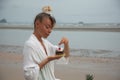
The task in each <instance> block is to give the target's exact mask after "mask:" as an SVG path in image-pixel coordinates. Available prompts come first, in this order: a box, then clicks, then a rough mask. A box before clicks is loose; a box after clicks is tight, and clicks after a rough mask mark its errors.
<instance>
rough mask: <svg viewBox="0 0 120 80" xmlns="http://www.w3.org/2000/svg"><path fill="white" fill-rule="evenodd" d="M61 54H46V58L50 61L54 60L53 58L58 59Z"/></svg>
mask: <svg viewBox="0 0 120 80" xmlns="http://www.w3.org/2000/svg"><path fill="white" fill-rule="evenodd" d="M61 57H62V56H60V55H53V56H48V60H49V61H52V60H55V59H59V58H61Z"/></svg>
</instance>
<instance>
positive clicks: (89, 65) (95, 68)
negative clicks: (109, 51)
mask: <svg viewBox="0 0 120 80" xmlns="http://www.w3.org/2000/svg"><path fill="white" fill-rule="evenodd" d="M22 59H23V56H22V54H17V53H3V52H0V80H24V76H23V70H22ZM87 74H92V75H93V76H94V79H93V80H120V58H97V57H79V56H71V57H70V60H69V63H68V64H55V75H56V77H57V78H60V79H61V80H86V75H87Z"/></svg>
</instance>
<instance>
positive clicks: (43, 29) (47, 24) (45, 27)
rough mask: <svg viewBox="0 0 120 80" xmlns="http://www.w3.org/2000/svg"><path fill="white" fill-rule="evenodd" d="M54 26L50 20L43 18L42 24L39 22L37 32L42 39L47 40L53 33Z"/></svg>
mask: <svg viewBox="0 0 120 80" xmlns="http://www.w3.org/2000/svg"><path fill="white" fill-rule="evenodd" d="M52 29H53V26H52V25H51V20H50V19H49V18H43V20H42V22H40V21H39V20H38V23H37V32H38V34H39V36H40V37H43V38H47V37H48V36H49V35H50V33H51V32H52Z"/></svg>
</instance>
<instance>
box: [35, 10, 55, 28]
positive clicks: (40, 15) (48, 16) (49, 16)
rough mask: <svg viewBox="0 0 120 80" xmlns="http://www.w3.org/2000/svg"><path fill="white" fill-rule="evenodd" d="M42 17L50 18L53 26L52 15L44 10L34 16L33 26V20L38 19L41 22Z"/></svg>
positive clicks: (53, 19)
mask: <svg viewBox="0 0 120 80" xmlns="http://www.w3.org/2000/svg"><path fill="white" fill-rule="evenodd" d="M44 18H49V19H50V20H51V25H52V26H54V24H55V23H56V20H55V18H54V17H52V16H51V15H50V14H48V13H45V12H42V13H39V14H38V15H37V16H36V17H35V20H34V28H35V22H36V20H39V21H40V22H42V20H43V19H44Z"/></svg>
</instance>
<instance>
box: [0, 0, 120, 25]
mask: <svg viewBox="0 0 120 80" xmlns="http://www.w3.org/2000/svg"><path fill="white" fill-rule="evenodd" d="M45 5H49V6H51V7H52V9H53V12H52V13H53V15H54V16H55V18H56V19H57V22H63V23H66V22H67V23H78V22H80V21H83V22H85V23H120V0H0V19H2V18H5V19H7V21H8V22H23V23H25V22H28V23H29V22H31V23H32V22H33V20H34V17H35V16H36V14H38V13H39V12H41V8H42V7H43V6H45Z"/></svg>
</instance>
